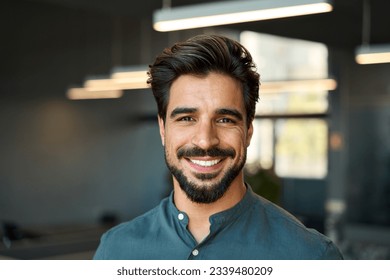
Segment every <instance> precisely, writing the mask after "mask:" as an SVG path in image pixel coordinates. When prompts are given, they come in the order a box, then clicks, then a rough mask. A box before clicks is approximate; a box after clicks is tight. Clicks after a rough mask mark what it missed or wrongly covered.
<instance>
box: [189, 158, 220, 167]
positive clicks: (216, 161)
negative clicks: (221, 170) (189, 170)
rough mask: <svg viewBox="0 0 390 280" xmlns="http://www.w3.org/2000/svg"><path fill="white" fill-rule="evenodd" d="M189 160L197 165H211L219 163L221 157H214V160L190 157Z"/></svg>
mask: <svg viewBox="0 0 390 280" xmlns="http://www.w3.org/2000/svg"><path fill="white" fill-rule="evenodd" d="M190 161H191V162H192V163H193V164H196V165H199V166H201V167H211V166H214V165H217V164H218V163H220V162H221V161H222V160H221V159H214V160H196V159H190Z"/></svg>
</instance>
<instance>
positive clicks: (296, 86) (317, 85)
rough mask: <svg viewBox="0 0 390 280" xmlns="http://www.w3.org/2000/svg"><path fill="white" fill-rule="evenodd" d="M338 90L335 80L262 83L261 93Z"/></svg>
mask: <svg viewBox="0 0 390 280" xmlns="http://www.w3.org/2000/svg"><path fill="white" fill-rule="evenodd" d="M336 88H337V82H336V81H335V80H334V79H313V80H294V81H268V82H262V83H261V86H260V93H277V92H297V91H331V90H335V89H336Z"/></svg>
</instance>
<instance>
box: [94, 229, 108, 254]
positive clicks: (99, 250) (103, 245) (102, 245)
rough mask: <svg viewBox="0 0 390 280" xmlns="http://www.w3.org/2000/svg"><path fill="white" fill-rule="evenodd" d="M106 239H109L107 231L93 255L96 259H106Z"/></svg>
mask: <svg viewBox="0 0 390 280" xmlns="http://www.w3.org/2000/svg"><path fill="white" fill-rule="evenodd" d="M106 239H107V233H105V234H103V235H102V237H101V239H100V244H99V246H98V248H97V250H96V252H95V255H94V256H93V259H94V260H105V259H106V257H105V251H106V250H105V248H106Z"/></svg>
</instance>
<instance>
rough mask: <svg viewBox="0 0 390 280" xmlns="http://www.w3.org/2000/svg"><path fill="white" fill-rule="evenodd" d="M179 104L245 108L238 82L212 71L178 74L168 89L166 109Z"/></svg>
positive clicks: (171, 108)
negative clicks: (199, 73)
mask: <svg viewBox="0 0 390 280" xmlns="http://www.w3.org/2000/svg"><path fill="white" fill-rule="evenodd" d="M180 106H181V107H183V106H187V107H200V108H202V107H206V106H207V107H216V108H223V107H228V108H236V109H237V110H244V109H245V106H244V98H243V93H242V87H241V84H240V82H238V81H237V80H235V79H234V78H232V77H230V76H228V75H226V74H219V73H214V72H211V73H210V74H208V75H206V76H195V75H181V76H179V77H178V78H177V79H176V80H175V81H174V82H173V83H172V86H171V89H170V96H169V103H168V111H170V110H173V109H174V108H176V107H180Z"/></svg>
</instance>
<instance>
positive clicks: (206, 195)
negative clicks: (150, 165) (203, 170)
mask: <svg viewBox="0 0 390 280" xmlns="http://www.w3.org/2000/svg"><path fill="white" fill-rule="evenodd" d="M206 155H208V156H212V157H217V156H221V157H227V156H228V157H231V158H234V157H235V155H236V153H235V151H234V150H232V149H226V150H223V149H219V148H212V149H209V150H202V149H200V148H192V149H187V150H185V149H183V148H182V149H179V150H178V152H177V158H178V159H180V158H182V157H191V156H206ZM167 158H168V157H167V151H166V150H165V162H166V164H167V166H168V169H169V170H170V172H171V173H172V175H173V176H174V177H175V178H176V180H177V181H178V183H179V186H180V188H181V189H182V190H183V191H184V193H185V194H186V195H187V197H188V198H189V199H190V200H191V201H193V202H196V203H204V204H208V203H213V202H215V201H217V200H218V199H220V198H221V197H222V196H223V195H224V194H225V193H226V191H227V190H228V189H229V187H230V185H231V183H232V182H233V180H234V179H235V178H236V177H237V176H238V174H239V173H240V172H241V170H242V168H243V167H244V165H245V161H246V150H245V153H244V155H243V158H242V159H241V160H240V162H239V164H238V165H237V166H233V167H232V168H230V169H228V170H227V171H226V173H225V174H224V176H223V177H222V179H221V180H220V181H219V182H217V183H215V184H213V185H209V186H203V185H197V184H195V183H194V182H191V181H189V180H188V178H187V177H186V176H185V175H184V174H183V172H182V171H181V170H179V169H178V168H176V167H175V166H173V165H171V164H170V163H169V162H168V160H167ZM195 176H196V177H197V178H198V179H200V180H202V181H208V180H210V179H213V178H215V177H216V176H217V174H213V173H211V174H196V175H195Z"/></svg>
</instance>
